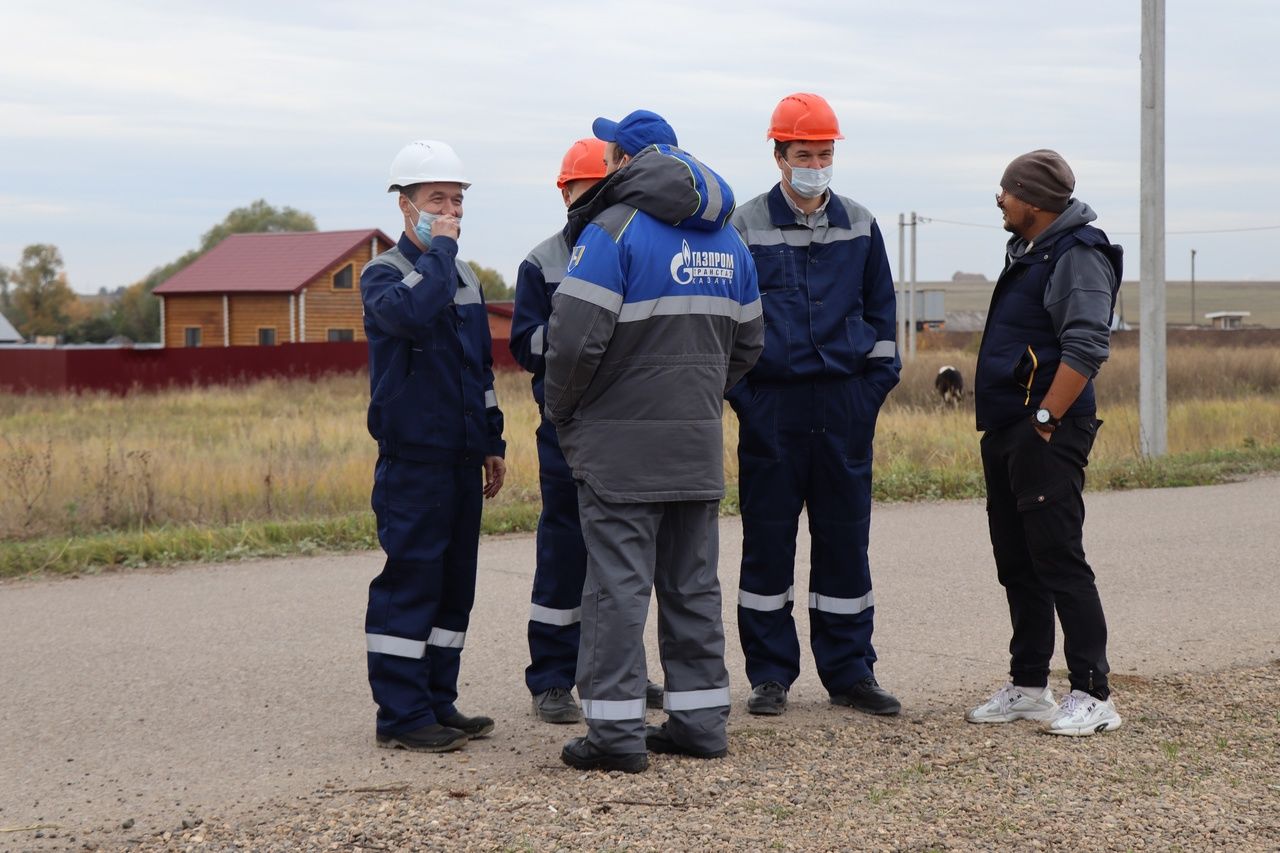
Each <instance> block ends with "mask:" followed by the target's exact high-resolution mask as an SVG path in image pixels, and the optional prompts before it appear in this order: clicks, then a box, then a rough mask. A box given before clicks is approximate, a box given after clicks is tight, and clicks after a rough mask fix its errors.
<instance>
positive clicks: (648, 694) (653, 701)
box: [644, 681, 662, 710]
mask: <svg viewBox="0 0 1280 853" xmlns="http://www.w3.org/2000/svg"><path fill="white" fill-rule="evenodd" d="M644 706H645V707H646V708H657V709H658V710H662V685H661V684H655V683H654V682H652V681H650V682H649V683H648V684H647V685H645V688H644Z"/></svg>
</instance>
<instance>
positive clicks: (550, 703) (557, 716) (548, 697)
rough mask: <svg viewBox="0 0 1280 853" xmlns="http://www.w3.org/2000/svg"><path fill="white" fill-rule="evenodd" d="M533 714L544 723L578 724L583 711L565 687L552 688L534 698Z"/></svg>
mask: <svg viewBox="0 0 1280 853" xmlns="http://www.w3.org/2000/svg"><path fill="white" fill-rule="evenodd" d="M533 713H534V715H535V716H536V717H537V718H538V719H539V720H542V722H544V723H576V722H578V721H579V720H581V719H582V710H581V709H580V708H579V707H578V703H577V702H575V701H573V694H572V693H570V692H569V690H568V688H565V687H552V688H551V689H550V690H544V691H542V692H541V693H539V694H538V695H536V696H534V697H533Z"/></svg>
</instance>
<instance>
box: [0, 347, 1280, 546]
mask: <svg viewBox="0 0 1280 853" xmlns="http://www.w3.org/2000/svg"><path fill="white" fill-rule="evenodd" d="M973 362H974V355H973V353H967V352H961V351H951V352H922V353H921V354H920V357H919V359H918V360H917V361H916V362H915V363H914V364H912V365H909V366H908V367H907V369H906V370H905V371H904V377H903V382H902V384H901V385H900V386H899V388H898V389H897V390H895V392H894V393H893V395H891V397H890V400H889V403H888V404H887V406H886V408H885V411H884V412H883V414H882V416H881V421H880V427H879V435H878V438H877V447H876V457H877V458H876V466H877V470H876V477H877V480H878V482H879V485H878V494H879V495H880V496H881V497H889V498H893V497H899V498H903V497H908V498H909V497H915V496H920V495H922V494H966V493H972V483H973V477H974V472H975V471H977V470H978V468H979V467H980V465H979V462H978V456H977V439H978V436H977V433H976V432H975V431H974V428H973V420H972V404H971V401H970V403H969V404H967V405H965V406H962V407H961V408H960V409H958V410H943V409H942V408H941V407H940V406H939V405H938V404H937V402H936V400H935V397H934V393H933V385H932V383H933V377H934V375H935V374H936V372H937V368H938V366H939V365H941V364H955V365H956V366H957V367H960V368H961V370H963V371H964V374H965V377H966V379H967V380H971V379H972V376H973ZM1169 377H1170V399H1171V406H1170V424H1169V446H1170V450H1171V452H1173V453H1188V452H1196V451H1208V450H1221V449H1232V448H1241V447H1264V448H1269V447H1280V394H1278V393H1277V388H1280V350H1260V349H1252V350H1212V349H1194V350H1189V349H1188V350H1170V360H1169ZM1136 390H1137V355H1136V353H1134V352H1133V351H1120V352H1118V353H1117V355H1116V357H1115V358H1114V359H1113V361H1112V363H1110V364H1108V365H1107V366H1106V367H1105V368H1104V371H1103V374H1102V376H1101V378H1100V380H1099V398H1100V400H1101V408H1102V411H1101V416H1102V417H1103V418H1104V419H1105V420H1106V422H1107V425H1106V427H1105V428H1104V429H1103V430H1102V432H1101V433H1100V438H1099V443H1098V449H1097V451H1096V452H1095V467H1097V466H1098V465H1101V466H1102V467H1103V468H1104V470H1105V466H1106V465H1107V464H1109V463H1120V462H1124V461H1126V460H1134V459H1136V457H1137V449H1138V440H1137V434H1138V429H1137V413H1136V407H1135V404H1134V401H1135V399H1136ZM498 395H499V399H500V400H501V402H502V407H503V411H504V412H505V414H506V420H507V428H506V436H507V441H508V466H509V474H508V479H507V487H506V488H505V489H504V491H503V493H502V494H501V495H500V496H499V497H498V498H497V499H496V500H495V501H494V502H493V506H494V507H495V508H503V507H513V506H516V505H528V504H531V503H536V501H537V497H538V472H537V452H536V447H535V443H534V429H535V427H536V423H537V417H538V415H537V410H536V408H535V407H534V404H533V400H532V396H531V394H530V391H529V383H528V378H527V376H525V375H524V374H521V373H506V374H500V375H499V377H498ZM367 399H368V383H367V380H366V379H365V378H363V377H360V376H346V377H332V378H328V379H324V380H321V381H317V382H306V381H298V382H279V381H268V382H260V383H255V384H252V385H246V386H234V387H221V388H216V387H215V388H201V389H189V390H176V391H168V392H164V393H158V394H138V395H133V396H128V397H114V396H108V395H82V396H49V395H31V396H14V395H0V436H3V438H0V538H2V539H9V540H13V539H29V538H34V537H39V536H49V535H82V534H88V533H92V532H95V531H101V530H122V529H124V530H127V529H134V530H137V529H145V528H151V527H154V526H157V525H163V524H175V523H176V524H181V523H197V524H209V525H228V524H235V523H238V522H242V521H261V520H271V519H281V520H284V519H298V518H326V517H334V516H347V515H350V514H352V513H359V512H363V511H365V510H367V509H368V506H369V503H368V501H369V490H370V485H371V474H372V470H373V463H374V459H375V456H376V450H375V447H374V444H373V441H372V440H371V439H370V438H369V435H368V433H367V431H366V429H365V406H366V405H367ZM736 430H737V427H736V423H735V422H734V418H733V415H732V414H731V413H729V414H727V415H726V419H725V435H726V442H725V467H726V473H727V475H728V477H729V480H730V482H733V481H735V480H736V477H737V458H736V450H735V436H736ZM921 478H926V479H928V478H932V482H936V481H937V480H938V478H941V479H942V480H943V481H944V486H943V487H942V488H941V489H940V490H939V489H938V488H937V487H936V485H934V486H930V487H929V488H928V489H923V490H922V489H921V488H920V487H918V485H913V483H915V484H918V483H919V482H920V481H921ZM947 478H953V479H954V481H955V482H956V483H958V484H961V486H963V487H961V486H958V487H957V488H956V489H954V490H953V489H948V488H946V487H945V481H946V480H947ZM964 484H968V485H964ZM966 489H968V491H966Z"/></svg>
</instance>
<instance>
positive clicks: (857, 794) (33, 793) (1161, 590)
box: [0, 477, 1280, 850]
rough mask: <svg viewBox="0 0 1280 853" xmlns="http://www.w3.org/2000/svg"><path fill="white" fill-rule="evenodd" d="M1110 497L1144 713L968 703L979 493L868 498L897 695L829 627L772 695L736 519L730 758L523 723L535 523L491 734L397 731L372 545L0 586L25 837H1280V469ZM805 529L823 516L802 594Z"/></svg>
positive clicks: (482, 841)
mask: <svg viewBox="0 0 1280 853" xmlns="http://www.w3.org/2000/svg"><path fill="white" fill-rule="evenodd" d="M1086 503H1087V505H1088V511H1089V521H1088V522H1087V523H1086V548H1087V549H1088V551H1089V555H1090V560H1091V562H1092V563H1093V566H1094V569H1095V571H1096V572H1097V575H1098V581H1099V586H1100V589H1101V591H1102V595H1103V601H1104V604H1105V606H1106V610H1107V616H1108V622H1109V627H1110V634H1111V643H1110V649H1109V657H1110V659H1111V666H1112V671H1113V678H1114V679H1115V683H1116V685H1117V694H1118V701H1119V703H1120V709H1121V713H1122V714H1123V715H1124V716H1125V718H1126V725H1125V728H1124V729H1122V730H1121V731H1119V732H1117V733H1115V734H1114V735H1108V736H1106V737H1099V738H1092V739H1087V740H1085V741H1081V742H1071V741H1069V742H1065V743H1064V742H1062V741H1059V740H1057V739H1048V738H1046V737H1045V736H1041V735H1038V734H1035V733H1034V732H1033V731H1032V730H1031V729H1029V728H1027V727H1024V726H1015V727H1012V728H999V727H997V728H996V729H990V728H979V727H976V726H971V725H967V724H965V723H963V722H962V720H961V718H960V715H961V714H962V712H963V710H964V709H965V708H966V707H967V706H969V705H970V704H972V703H974V702H976V701H977V700H978V699H979V698H980V697H982V696H984V695H985V694H986V693H988V692H989V691H990V690H991V689H993V688H994V687H995V686H996V685H997V684H998V682H999V680H1000V679H1001V677H1002V675H1001V674H1002V673H1003V672H1004V671H1005V669H1006V667H1007V665H1008V657H1007V650H1006V647H1007V642H1008V630H1009V627H1008V626H1009V622H1008V614H1007V608H1006V605H1005V602H1004V595H1003V593H1002V591H1001V589H1000V587H999V586H998V584H997V583H996V581H995V577H994V569H993V568H992V566H991V553H990V545H989V543H988V542H987V540H986V524H985V514H984V512H983V508H982V505H981V503H980V502H977V501H957V502H947V503H936V504H928V503H926V504H905V505H887V506H881V507H878V508H877V509H876V511H875V515H874V516H873V520H872V547H871V559H872V565H873V574H874V577H875V584H876V601H877V608H876V610H877V612H876V641H875V642H876V648H877V651H878V653H879V657H880V660H879V663H878V664H877V668H876V672H877V675H878V676H879V678H880V681H881V683H882V684H884V685H885V687H886V688H888V689H889V690H891V691H892V692H894V693H895V694H897V695H898V696H899V697H900V698H901V699H902V701H903V703H904V705H905V707H906V709H907V712H906V714H905V716H904V717H903V718H901V719H900V720H896V721H884V720H873V719H869V718H862V717H854V716H852V715H851V712H849V711H847V710H843V709H833V708H831V707H830V706H829V705H828V704H827V702H826V695H825V691H824V690H823V689H822V686H821V685H820V684H819V683H818V680H817V677H816V675H815V674H814V669H813V663H812V659H811V657H810V656H809V654H808V652H807V649H806V651H805V652H804V654H803V656H802V662H801V668H802V672H801V676H800V678H799V680H798V681H797V682H796V683H795V685H793V689H792V709H791V711H789V713H788V715H787V716H786V717H785V718H784V723H783V724H778V723H775V722H769V721H760V720H758V719H757V718H752V717H749V716H747V715H746V714H745V713H743V711H742V703H743V702H744V701H745V698H746V694H747V692H748V690H749V685H748V684H747V683H746V681H745V679H744V678H743V676H742V673H743V661H742V655H741V650H740V647H739V643H738V642H737V630H736V608H735V606H734V605H735V602H736V593H737V589H736V584H735V580H736V577H737V564H738V561H739V559H740V553H739V551H738V548H739V544H740V542H741V529H740V522H739V520H737V519H723V520H722V522H721V555H720V556H721V566H720V569H721V572H720V574H721V578H722V585H723V595H724V617H725V632H726V636H727V640H728V641H727V643H726V652H727V658H728V661H727V662H728V666H729V672H730V680H731V683H730V686H731V691H732V695H733V701H734V708H735V711H734V714H733V716H732V718H731V736H732V747H733V752H732V753H731V755H730V756H729V757H728V758H727V759H725V760H723V761H715V762H710V763H707V764H698V763H693V762H689V761H684V760H679V759H668V758H663V757H658V758H656V759H655V760H654V763H653V768H652V771H651V772H650V773H649V774H648V775H645V776H643V777H641V778H640V779H633V778H625V779H622V778H614V777H603V778H602V777H596V776H593V775H591V776H587V777H585V778H584V777H581V776H580V774H574V773H572V772H570V771H568V770H567V769H565V768H563V767H562V766H561V765H560V763H559V760H558V751H559V747H560V745H561V744H562V743H563V741H564V740H565V739H566V738H567V737H569V736H572V735H574V734H578V733H580V732H581V730H582V729H581V727H575V726H570V727H555V728H552V727H548V726H546V725H544V724H540V723H538V722H536V721H535V720H534V719H533V718H532V716H531V715H530V711H529V700H528V693H527V691H526V690H525V688H524V685H523V678H522V675H523V669H524V666H525V664H526V662H527V654H528V652H527V645H526V621H525V620H526V616H527V613H528V601H529V597H528V596H529V589H530V585H531V579H532V565H533V550H534V540H533V537H531V536H500V537H490V538H486V539H485V540H484V542H483V543H482V545H481V549H480V574H479V582H478V589H477V599H476V607H475V610H474V611H473V614H472V623H471V628H470V629H469V631H468V635H467V646H466V651H465V652H464V654H463V668H462V678H461V682H462V683H461V693H462V708H463V710H465V711H468V712H470V713H487V714H490V715H492V716H493V717H495V718H496V720H497V722H498V730H497V732H495V734H494V736H493V737H491V738H488V739H486V740H482V741H478V742H476V743H473V744H471V745H469V746H468V747H467V750H466V751H465V752H464V753H463V754H461V755H451V756H425V755H409V754H405V753H392V752H389V751H387V750H378V749H374V748H373V745H372V740H373V720H374V717H373V713H374V708H373V705H372V703H371V701H370V697H369V690H368V685H367V683H366V680H365V655H364V646H363V636H362V633H363V632H362V625H363V612H364V602H365V596H366V589H367V585H368V582H369V579H370V578H372V577H373V576H374V575H375V574H376V573H377V571H378V569H379V566H380V563H381V557H380V555H379V554H376V553H362V554H351V555H338V556H327V557H315V558H298V559H286V560H270V561H246V562H243V563H228V564H220V565H207V566H187V567H182V568H178V569H173V570H162V571H156V570H147V571H137V572H130V573H122V574H118V575H110V576H98V577H81V578H78V579H61V580H46V581H17V582H5V583H0V647H3V648H4V650H5V653H4V655H2V656H0V849H6V850H7V849H15V850H45V849H72V850H79V849H85V845H86V844H87V845H89V847H90V849H96V848H100V849H108V850H114V849H129V848H130V847H132V846H136V845H151V846H153V847H154V846H157V845H161V846H164V845H172V846H173V847H174V849H185V847H187V846H190V847H192V849H200V848H204V849H219V850H221V849H232V847H233V845H238V846H239V849H280V850H286V849H319V848H321V847H329V846H330V845H336V846H334V847H333V849H340V850H346V849H354V848H355V847H363V848H365V849H388V850H389V849H415V848H416V849H463V848H466V847H467V846H468V845H470V846H471V847H473V848H474V849H515V850H519V849H554V848H555V847H556V846H557V845H559V846H563V847H565V848H568V849H611V848H612V849H618V848H623V849H625V848H627V847H628V846H630V847H632V848H636V849H689V848H693V847H708V848H717V847H719V848H724V847H728V846H742V847H745V848H748V849H767V848H768V847H769V846H770V845H773V844H775V843H780V844H783V845H786V844H790V845H792V846H793V847H794V848H795V849H863V848H872V849H875V848H877V847H879V848H883V849H895V848H896V849H917V850H927V849H930V848H934V849H946V847H947V845H951V846H953V847H954V846H959V847H966V846H967V847H970V848H973V847H978V848H990V847H992V846H995V845H996V844H1001V845H1007V846H1012V847H1014V848H1018V849H1021V848H1027V847H1032V846H1034V845H1033V844H1032V843H1031V842H1032V841H1040V842H1041V843H1042V844H1047V845H1050V846H1057V845H1060V844H1061V841H1060V839H1063V838H1071V837H1075V838H1077V839H1081V840H1083V841H1084V842H1085V843H1083V845H1082V849H1099V846H1100V845H1101V844H1102V842H1101V841H1098V842H1093V841H1090V840H1089V837H1090V836H1088V833H1099V832H1101V831H1103V830H1105V831H1106V832H1114V833H1117V835H1116V837H1117V838H1128V839H1132V840H1131V841H1127V842H1125V843H1123V844H1122V843H1119V842H1117V846H1118V847H1123V848H1128V847H1134V848H1138V847H1140V846H1142V845H1144V844H1145V846H1146V847H1147V848H1148V849H1171V848H1174V847H1177V846H1182V847H1183V848H1184V849H1192V848H1194V849H1205V848H1206V847H1217V848H1220V849H1242V848H1243V849H1249V847H1250V845H1253V848H1254V849H1273V850H1275V849H1280V842H1278V841H1276V840H1275V832H1276V829H1275V823H1276V818H1275V815H1277V814H1280V801H1278V800H1277V795H1278V794H1280V791H1277V790H1276V788H1275V787H1274V786H1276V785H1278V784H1280V779H1277V771H1276V753H1275V744H1276V742H1277V740H1280V738H1277V734H1280V732H1277V730H1276V729H1277V727H1276V723H1277V720H1276V718H1275V714H1276V709H1277V708H1280V695H1278V692H1277V687H1276V679H1277V669H1276V667H1275V665H1274V664H1273V663H1271V662H1274V661H1276V660H1277V659H1280V607H1277V600H1278V599H1277V593H1276V586H1275V569H1276V556H1275V555H1276V553H1277V545H1280V533H1278V532H1277V531H1280V477H1265V478H1258V479H1255V480H1250V481H1246V482H1242V483H1236V484H1230V485H1223V486H1212V487H1198V488H1188V489H1164V490H1150V491H1133V492H1116V493H1090V494H1089V495H1088V496H1087V497H1086ZM808 550H809V544H808V541H807V537H806V534H805V531H804V526H803V525H802V526H801V541H800V542H799V546H798V553H797V558H798V560H797V563H798V564H797V573H796V597H797V600H800V601H803V600H804V599H805V595H806V593H807V584H806V580H807V576H808V565H807V559H806V558H807V554H808ZM796 616H797V626H798V629H799V631H800V633H801V636H802V637H807V635H808V612H807V610H806V609H805V608H803V607H802V608H800V609H799V610H798V611H797V614H796ZM649 621H650V632H649V634H648V635H647V637H646V648H647V651H648V654H649V660H650V661H651V663H653V664H654V665H655V666H656V661H657V646H656V642H655V637H654V631H653V623H654V621H655V620H654V619H650V620H649ZM802 646H807V643H802ZM1054 666H1055V667H1057V668H1058V670H1061V668H1062V666H1063V664H1062V658H1061V655H1060V654H1059V655H1058V656H1056V657H1055V662H1054ZM655 674H656V673H655ZM1062 687H1063V679H1062V678H1061V677H1059V678H1058V680H1057V682H1056V683H1055V689H1058V690H1060V689H1061V688H1062ZM1257 715H1260V716H1257ZM655 719H656V717H655ZM566 729H567V730H566ZM988 741H990V745H988V743H987V742H988ZM628 800H633V801H635V802H624V801H628ZM384 803H385V808H383V804H384ZM606 806H607V807H608V808H607V809H606V808H604V807H606ZM380 808H381V809H383V811H382V812H378V811H377V810H378V809H380ZM1268 819H1270V823H1268V822H1267V821H1268ZM433 821H434V823H433ZM1247 821H1252V824H1250V823H1248V822H1247ZM1106 822H1111V823H1114V824H1115V827H1114V828H1107V827H1105V826H1102V824H1103V823H1106ZM184 823H185V824H187V826H185V827H184V826H183V824H184ZM126 824H128V826H126ZM881 829H883V830H885V831H884V832H883V833H882V832H881ZM1210 829H1213V831H1214V832H1220V833H1226V835H1224V836H1223V837H1224V838H1226V839H1227V841H1225V842H1223V843H1221V844H1218V843H1217V841H1216V840H1215V838H1216V836H1212V835H1204V834H1203V833H1208V832H1209V831H1210ZM166 832H168V833H170V837H169V838H168V839H166V838H165V837H164V833H166ZM326 832H332V833H334V834H333V835H332V836H331V837H330V838H328V840H326V839H325V837H324V833H326ZM357 832H360V833H365V835H363V836H359V837H357V836H356V834H355V833H357ZM397 833H398V834H397ZM539 833H541V834H539ZM726 833H727V834H726ZM1001 833H1003V834H1001ZM1072 833H1084V834H1077V835H1074V836H1073V835H1072ZM1126 833H1127V834H1126ZM1143 833H1146V835H1145V836H1144V835H1143ZM1196 833H1202V834H1201V835H1196ZM184 834H185V836H186V837H185V838H184ZM37 835H39V836H40V837H37ZM366 836H367V837H366ZM197 837H199V838H200V839H201V840H200V841H196V838H197ZM1100 837H1101V836H1100ZM1108 837H1110V836H1108ZM1184 838H1189V839H1193V840H1194V841H1195V843H1191V842H1184V840H1183V839H1184ZM1205 838H1208V839H1209V842H1211V843H1200V842H1201V841H1203V840H1204V839H1205ZM402 839H403V840H402ZM1144 839H1145V840H1144ZM273 845H275V846H274V847H273Z"/></svg>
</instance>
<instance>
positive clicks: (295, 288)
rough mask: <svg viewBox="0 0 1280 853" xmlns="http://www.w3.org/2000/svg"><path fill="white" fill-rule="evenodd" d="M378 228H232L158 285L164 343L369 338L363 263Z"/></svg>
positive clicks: (384, 242) (377, 247)
mask: <svg viewBox="0 0 1280 853" xmlns="http://www.w3.org/2000/svg"><path fill="white" fill-rule="evenodd" d="M393 245H394V243H393V241H392V240H391V238H389V237H388V236H387V235H386V234H384V233H383V232H382V231H381V230H379V229H376V228H367V229H364V230H360V231H298V232H283V233H269V234H232V235H231V236H229V237H227V238H226V239H225V240H223V241H222V242H221V243H219V244H218V245H216V246H214V247H213V248H212V249H210V250H209V251H208V252H206V253H205V254H204V255H202V256H201V257H200V258H199V259H198V260H196V261H195V262H194V263H193V264H191V266H189V267H187V268H186V269H184V270H182V271H181V272H178V273H176V274H175V275H173V276H172V277H170V278H169V279H168V280H167V281H165V282H164V283H163V284H161V285H160V286H159V287H157V288H156V289H155V294H156V296H157V297H159V298H160V330H161V337H160V340H161V342H162V343H163V344H164V346H167V347H229V346H274V345H276V344H283V343H319V342H324V341H333V342H337V341H362V340H364V339H365V338H364V322H363V317H364V307H363V305H362V303H361V301H360V269H361V268H362V267H363V266H364V265H365V264H366V263H368V262H369V261H370V260H371V259H372V258H373V257H374V256H375V255H377V254H380V253H382V252H384V251H386V250H387V249H389V248H391V247H392V246H393Z"/></svg>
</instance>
